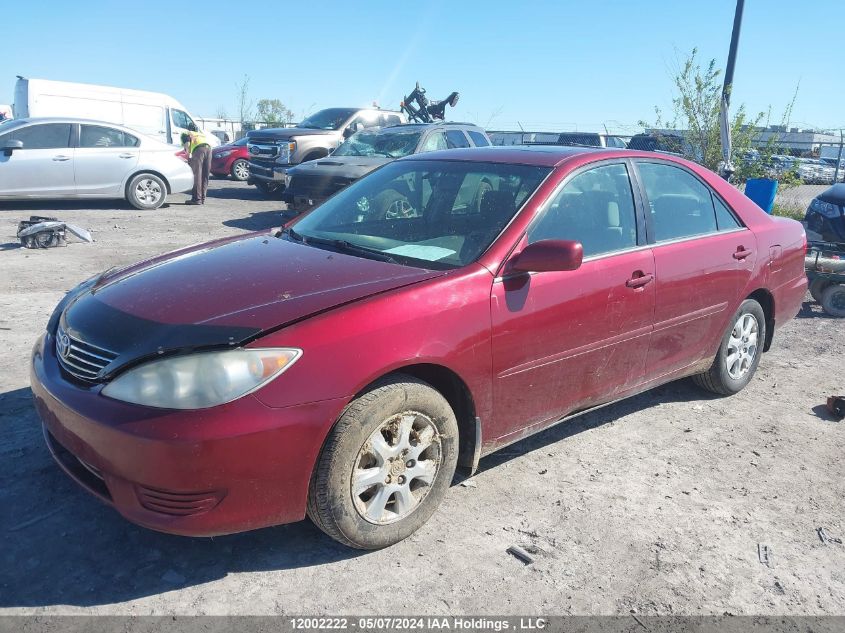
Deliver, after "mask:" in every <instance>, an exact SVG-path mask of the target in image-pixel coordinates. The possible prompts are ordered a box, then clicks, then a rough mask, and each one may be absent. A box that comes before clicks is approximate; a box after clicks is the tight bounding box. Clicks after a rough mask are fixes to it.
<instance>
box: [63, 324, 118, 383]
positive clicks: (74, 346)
mask: <svg viewBox="0 0 845 633" xmlns="http://www.w3.org/2000/svg"><path fill="white" fill-rule="evenodd" d="M56 356H57V357H58V359H59V364H60V365H61V366H62V369H64V370H65V371H66V372H67V373H69V374H70V375H72V376H74V377H75V378H79V379H80V380H85V381H88V382H94V381H96V380H97V379H98V378H99V377H100V373H101V372H102V371H103V369H105V368H106V366H108V365H109V364H110V363H111V362H112V361H114V360H115V359H116V358H117V354H116V353H115V352H112V351H110V350H107V349H105V348H103V347H98V346H97V345H92V344H91V343H86V342H84V341H81V340H79V339H78V338H75V337H73V336H70V335H69V334H67V333H66V332H65V331H64V330H62V328H59V329H58V331H57V332H56Z"/></svg>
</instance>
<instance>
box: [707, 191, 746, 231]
mask: <svg viewBox="0 0 845 633" xmlns="http://www.w3.org/2000/svg"><path fill="white" fill-rule="evenodd" d="M713 204H714V206H715V207H716V224H717V225H718V227H719V230H720V231H730V230H732V229H738V228H741V227H742V225H741V224H740V223H739V221H738V220H737V219H736V218H735V217H734V214H733V213H731V212H730V210H729V209H728V208H727V207H726V206H725V205H724V203H723V202H722V201H721V200H719V198H717V197H716V196H713Z"/></svg>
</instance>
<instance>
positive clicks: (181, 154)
mask: <svg viewBox="0 0 845 633" xmlns="http://www.w3.org/2000/svg"><path fill="white" fill-rule="evenodd" d="M176 158H178V159H180V160H183V161H185V162H186V163H187V162H188V152H186V151H185V150H183V149H180V150H179V151H178V152H176Z"/></svg>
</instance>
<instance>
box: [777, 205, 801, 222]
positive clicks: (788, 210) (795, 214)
mask: <svg viewBox="0 0 845 633" xmlns="http://www.w3.org/2000/svg"><path fill="white" fill-rule="evenodd" d="M805 213H806V212H805V211H804V210H803V209H800V208H798V207H787V206H784V205H782V204H778V203H775V206H774V207H773V208H772V215H777V216H780V217H782V218H792V219H793V220H798V221H799V222H800V221H801V220H803V219H804V215H805Z"/></svg>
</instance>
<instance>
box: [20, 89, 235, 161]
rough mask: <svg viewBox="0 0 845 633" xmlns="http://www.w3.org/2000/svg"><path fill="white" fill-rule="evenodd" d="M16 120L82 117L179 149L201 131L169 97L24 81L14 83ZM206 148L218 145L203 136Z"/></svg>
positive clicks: (216, 141) (215, 141)
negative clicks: (184, 138)
mask: <svg viewBox="0 0 845 633" xmlns="http://www.w3.org/2000/svg"><path fill="white" fill-rule="evenodd" d="M14 112H15V117H16V118H19V119H23V118H31V117H48V116H49V117H54V116H59V117H69V116H70V117H83V118H86V119H97V120H100V121H107V122H108V123H111V124H117V125H124V126H126V127H128V128H129V129H132V130H135V131H136V132H140V133H141V134H146V135H147V136H151V137H152V138H155V139H158V140H159V141H161V142H163V143H169V144H171V145H179V144H180V142H179V137H180V136H181V134H182V133H183V132H187V131H189V130H190V129H197V130H201V129H202V128H200V126H199V125H197V124H196V123H195V122H194V118H193V117H192V116H191V114H190V113H189V112H188V110H187V109H186V108H185V106H183V105H182V104H181V103H179V102H178V101H177V100H176V99H174V98H173V97H171V96H170V95H166V94H162V93H160V92H148V91H146V90H129V89H127V88H115V87H113V86H98V85H94V84H80V83H74V82H70V81H50V80H47V79H27V78H26V77H20V76H19V77H18V80H17V82H15V105H14ZM206 137H207V138H208V142H209V144H210V145H211V146H212V147H214V146H216V145H219V144H220V141H219V140H218V139H217V137H215V136H213V135H212V134H208V133H206Z"/></svg>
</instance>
